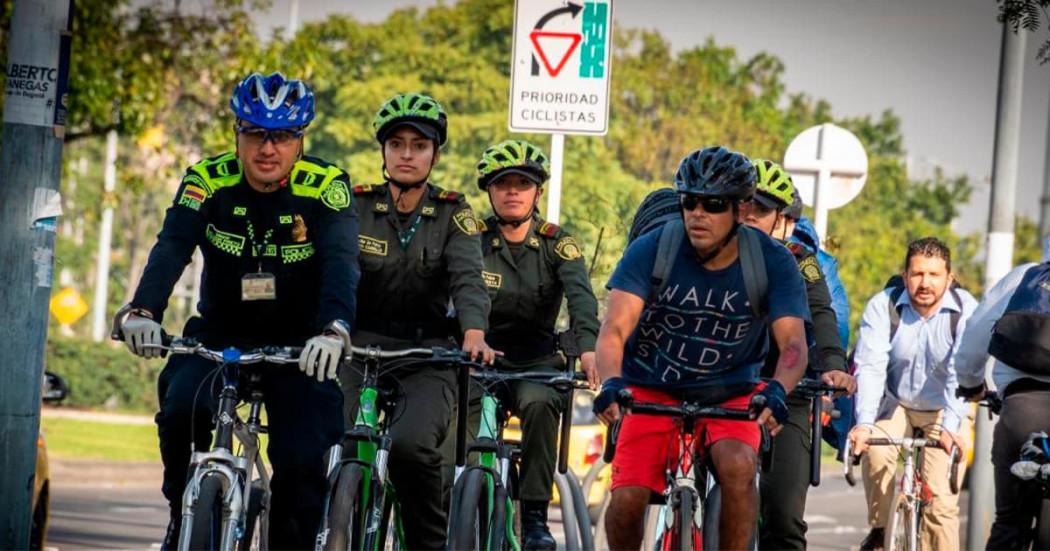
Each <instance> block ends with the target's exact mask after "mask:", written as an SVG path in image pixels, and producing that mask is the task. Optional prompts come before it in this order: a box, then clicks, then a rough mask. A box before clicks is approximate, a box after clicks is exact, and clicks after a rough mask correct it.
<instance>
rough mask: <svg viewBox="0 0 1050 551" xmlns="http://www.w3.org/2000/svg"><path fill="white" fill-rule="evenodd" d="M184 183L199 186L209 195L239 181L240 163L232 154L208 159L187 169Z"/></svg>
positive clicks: (235, 155)
mask: <svg viewBox="0 0 1050 551" xmlns="http://www.w3.org/2000/svg"><path fill="white" fill-rule="evenodd" d="M184 181H188V182H189V183H192V184H196V185H199V186H200V187H202V188H204V190H205V191H206V192H207V194H208V195H211V194H212V193H215V192H216V191H218V190H219V189H221V188H224V187H228V186H232V185H235V184H237V183H238V182H240V181H241V163H240V161H239V160H238V159H237V154H236V153H234V152H229V153H223V154H221V155H215V156H214V157H208V158H207V159H204V160H202V161H200V162H198V163H196V164H194V165H193V166H191V167H190V168H189V169H187V170H186V177H185V178H184Z"/></svg>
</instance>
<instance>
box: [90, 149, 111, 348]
mask: <svg viewBox="0 0 1050 551" xmlns="http://www.w3.org/2000/svg"><path fill="white" fill-rule="evenodd" d="M116 187H117V131H116V130H110V131H109V132H107V133H106V169H105V176H104V177H103V183H102V190H103V192H102V201H103V207H102V227H101V228H100V229H99V233H98V262H96V263H95V304H94V307H93V311H92V312H91V338H92V339H93V340H94V341H95V342H102V339H103V338H105V337H106V331H108V330H109V328H108V327H106V305H107V304H108V303H109V300H108V299H109V257H110V254H111V249H112V244H113V190H114V189H116Z"/></svg>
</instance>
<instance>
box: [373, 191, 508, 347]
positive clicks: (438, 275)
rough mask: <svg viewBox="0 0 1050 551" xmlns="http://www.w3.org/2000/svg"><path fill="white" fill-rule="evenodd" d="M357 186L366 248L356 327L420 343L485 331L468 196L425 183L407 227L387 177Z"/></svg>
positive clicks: (482, 287) (482, 286)
mask: <svg viewBox="0 0 1050 551" xmlns="http://www.w3.org/2000/svg"><path fill="white" fill-rule="evenodd" d="M353 194H354V204H355V206H356V207H357V213H358V217H359V226H358V232H359V233H358V244H359V246H360V249H361V281H360V283H359V284H358V294H357V325H356V329H357V330H359V331H365V332H368V333H374V334H378V335H381V336H384V337H388V338H393V339H399V340H408V341H412V342H416V343H421V342H422V341H424V340H433V339H442V338H447V337H449V336H454V335H462V332H463V331H466V330H467V329H479V330H482V331H485V330H486V328H487V327H488V315H489V296H488V293H486V292H485V284H484V283H483V282H482V279H481V242H480V241H479V238H478V235H479V230H478V222H477V219H476V218H475V217H474V212H473V211H472V210H471V208H470V206H469V205H468V204H467V202H466V200H465V199H464V197H463V196H462V195H461V194H458V193H456V192H454V191H444V190H442V189H441V188H439V187H436V186H434V185H433V184H427V190H426V191H425V192H424V194H423V197H422V198H421V199H420V201H419V204H418V205H416V209H415V211H414V212H413V213H412V214H411V215H410V216H409V218H408V219H407V220H406V221H405V227H404V228H402V226H401V222H400V220H399V216H398V213H397V206H396V204H395V202H394V199H393V197H392V196H391V193H390V184H389V182H386V183H382V184H377V185H360V186H356V187H354V189H353ZM412 228H415V229H414V230H413V229H412ZM403 229H404V230H407V231H405V232H402V230H403ZM399 236H400V237H399ZM402 242H404V245H402ZM450 299H451V302H452V304H453V305H454V309H455V316H456V318H457V319H458V322H459V323H458V327H456V326H455V323H454V321H455V320H453V319H451V318H450V317H449V313H450V308H449V300H450ZM366 341H367V338H366ZM355 342H362V344H372V343H369V342H364V341H358V340H355Z"/></svg>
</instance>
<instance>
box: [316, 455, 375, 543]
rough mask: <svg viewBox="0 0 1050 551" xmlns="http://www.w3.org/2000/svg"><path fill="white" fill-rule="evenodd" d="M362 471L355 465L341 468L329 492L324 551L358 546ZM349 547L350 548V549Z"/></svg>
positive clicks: (362, 495) (361, 535) (362, 509)
mask: <svg viewBox="0 0 1050 551" xmlns="http://www.w3.org/2000/svg"><path fill="white" fill-rule="evenodd" d="M363 484H364V469H363V468H362V467H361V465H358V464H356V463H348V464H346V465H343V467H342V468H341V469H340V470H339V475H338V478H337V479H336V483H335V486H334V488H333V491H332V495H331V497H330V498H329V499H331V504H330V506H329V509H328V518H327V519H326V524H327V526H328V534H327V536H326V537H324V538H323V541H324V549H325V551H346V550H347V549H357V548H359V547H360V546H361V538H362V537H363V535H364V530H362V526H361V522H362V512H363V511H365V510H366V509H367V505H368V504H366V503H362V500H363V499H364V492H363V491H362V487H363ZM351 545H353V547H352V548H351V547H350V546H351Z"/></svg>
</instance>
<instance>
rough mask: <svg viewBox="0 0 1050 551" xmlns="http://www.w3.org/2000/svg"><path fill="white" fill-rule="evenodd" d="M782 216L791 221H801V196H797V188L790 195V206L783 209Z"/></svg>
mask: <svg viewBox="0 0 1050 551" xmlns="http://www.w3.org/2000/svg"><path fill="white" fill-rule="evenodd" d="M784 216H787V217H788V218H790V219H791V220H800V219H802V196H801V195H799V194H798V188H797V187H796V188H795V189H794V190H793V193H792V195H791V204H790V205H788V207H787V208H786V209H784Z"/></svg>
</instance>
